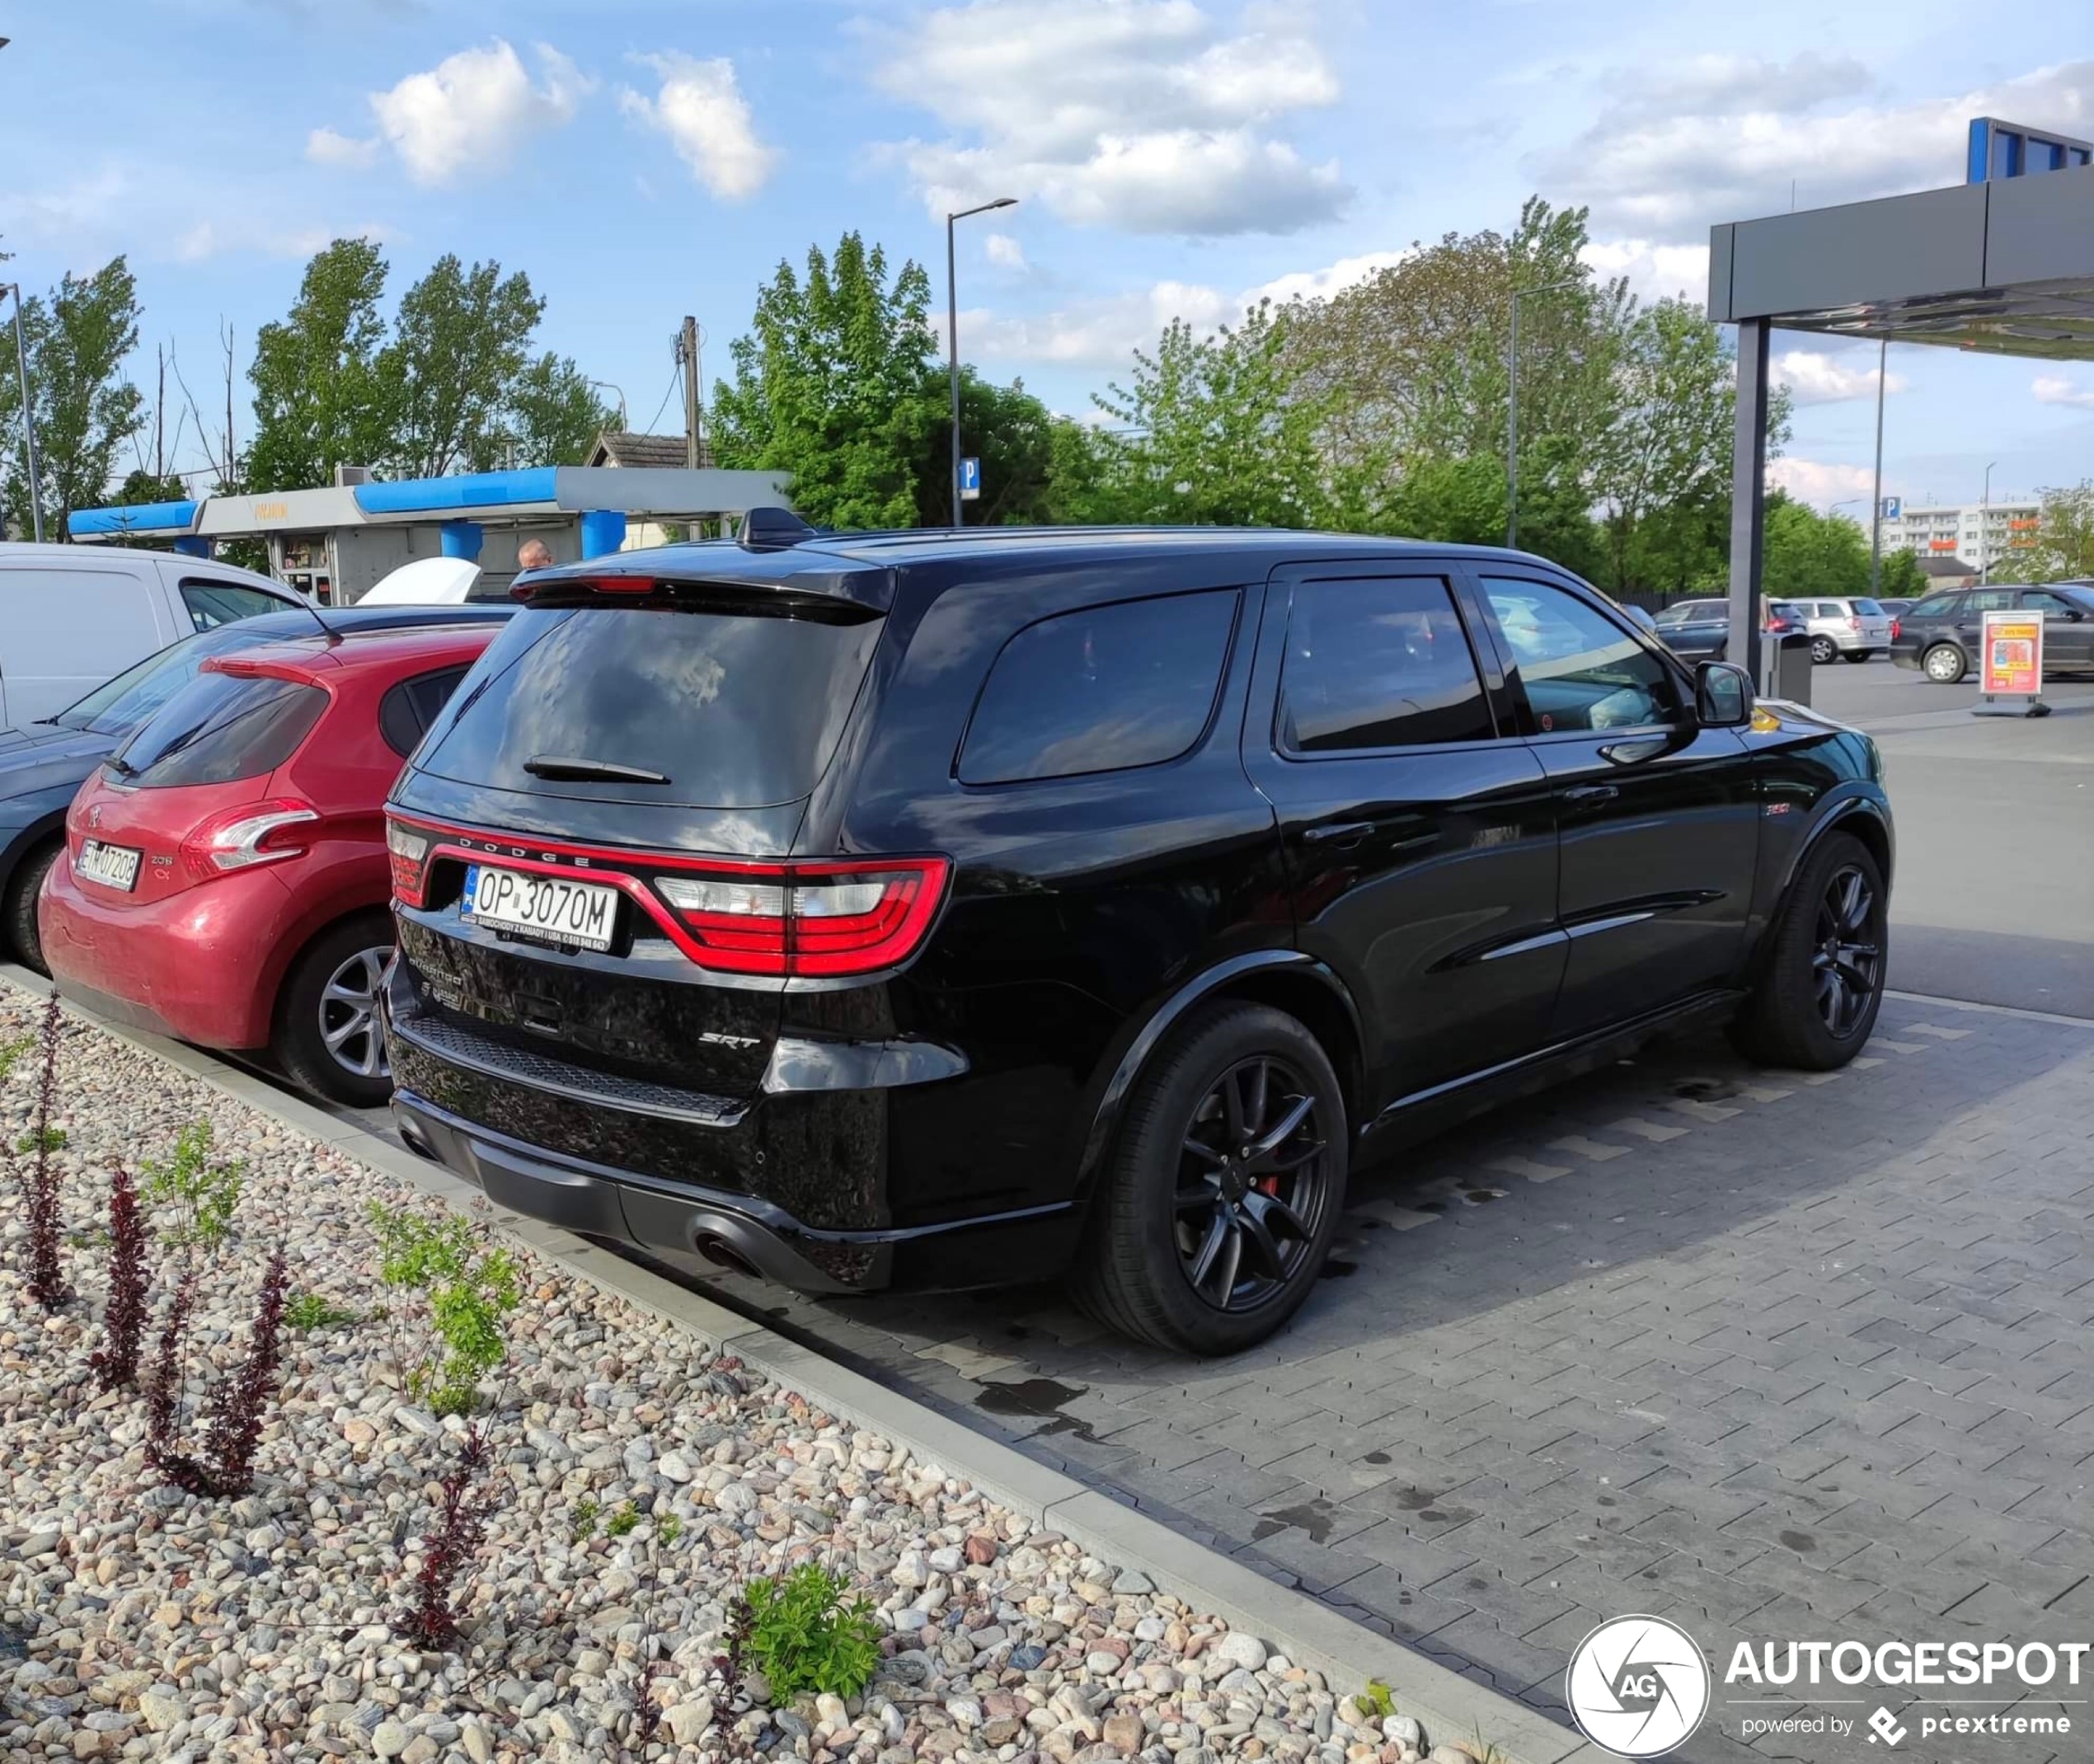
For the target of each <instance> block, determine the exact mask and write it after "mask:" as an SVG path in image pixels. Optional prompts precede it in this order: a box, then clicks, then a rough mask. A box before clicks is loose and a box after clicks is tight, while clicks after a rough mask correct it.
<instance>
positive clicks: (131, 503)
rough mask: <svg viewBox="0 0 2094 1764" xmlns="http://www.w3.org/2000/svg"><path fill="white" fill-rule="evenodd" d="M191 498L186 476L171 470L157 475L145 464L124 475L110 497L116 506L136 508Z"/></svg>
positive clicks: (111, 504)
mask: <svg viewBox="0 0 2094 1764" xmlns="http://www.w3.org/2000/svg"><path fill="white" fill-rule="evenodd" d="M109 500H110V506H111V507H114V508H134V507H136V506H137V505H138V504H141V503H148V502H185V501H187V500H189V484H188V481H187V480H186V479H185V478H181V477H179V476H176V474H175V473H173V472H171V471H170V472H168V473H167V474H166V475H165V476H156V475H155V474H154V473H153V472H151V471H147V470H146V468H145V467H143V466H139V467H134V468H133V469H132V470H131V471H128V472H126V473H125V474H124V481H123V482H122V483H121V484H120V485H118V486H116V490H115V495H112V496H110V499H109Z"/></svg>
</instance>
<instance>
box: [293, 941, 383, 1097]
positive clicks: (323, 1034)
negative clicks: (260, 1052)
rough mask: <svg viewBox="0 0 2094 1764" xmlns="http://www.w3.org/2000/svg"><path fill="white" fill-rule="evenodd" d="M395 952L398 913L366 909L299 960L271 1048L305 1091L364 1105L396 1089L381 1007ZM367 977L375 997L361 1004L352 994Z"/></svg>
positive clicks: (307, 949)
mask: <svg viewBox="0 0 2094 1764" xmlns="http://www.w3.org/2000/svg"><path fill="white" fill-rule="evenodd" d="M390 955H392V918H391V917H389V916H388V915H387V914H386V913H383V912H359V913H357V914H356V915H355V916H354V917H350V918H346V919H343V920H341V921H340V922H339V923H337V924H335V925H331V926H330V927H328V928H327V929H326V931H322V932H321V934H320V935H319V936H317V937H316V938H314V939H313V940H312V942H311V943H309V944H308V945H306V947H305V949H304V950H303V952H302V953H301V954H300V955H299V956H298V959H297V960H296V961H295V962H293V963H292V964H291V971H290V973H288V974H287V975H285V976H284V989H283V991H282V992H280V993H279V995H278V997H277V1001H276V1030H275V1034H274V1035H273V1036H272V1037H271V1038H270V1052H271V1053H274V1054H275V1056H276V1058H277V1062H278V1063H279V1064H280V1065H281V1066H282V1067H283V1068H284V1072H286V1073H287V1074H288V1075H289V1077H291V1079H292V1080H293V1081H294V1082H296V1083H297V1084H298V1085H299V1086H301V1087H303V1089H305V1090H308V1091H312V1093H313V1094H314V1095H318V1096H324V1097H327V1098H329V1099H331V1100H333V1101H336V1102H341V1103H349V1104H351V1105H354V1106H355V1107H358V1108H364V1109H368V1108H374V1107H376V1106H377V1105H378V1104H380V1103H382V1102H383V1101H384V1100H386V1099H387V1097H388V1096H390V1095H392V1068H391V1067H390V1066H388V1065H387V1063H386V1057H385V1044H384V1041H383V1038H382V1037H381V1035H380V1034H379V1030H378V1016H377V1011H376V1006H377V1003H378V999H377V985H378V974H379V973H380V972H381V971H382V970H383V968H384V966H385V964H386V960H387V958H388V957H389V956H390ZM366 980H368V982H369V988H368V991H367V992H366V993H365V997H366V998H367V1000H368V1002H367V1003H366V1004H364V1005H363V1006H359V1005H358V1004H357V1003H356V1002H355V1001H354V998H353V997H351V996H350V995H351V994H352V993H354V992H357V991H358V990H359V988H361V987H362V983H363V982H364V981H366ZM331 1038H332V1039H333V1040H334V1045H332V1046H331V1045H330V1040H331ZM338 1050H339V1051H338Z"/></svg>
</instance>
